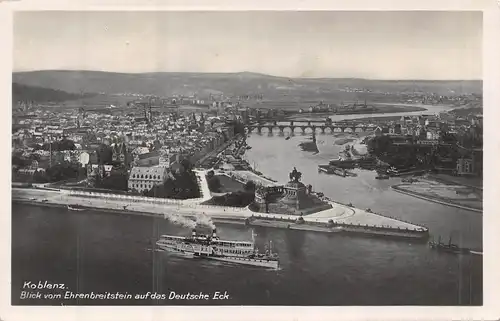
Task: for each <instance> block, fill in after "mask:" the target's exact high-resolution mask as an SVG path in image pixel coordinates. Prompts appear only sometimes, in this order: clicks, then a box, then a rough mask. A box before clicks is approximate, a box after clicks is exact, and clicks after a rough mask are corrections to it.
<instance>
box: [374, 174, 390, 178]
mask: <svg viewBox="0 0 500 321" xmlns="http://www.w3.org/2000/svg"><path fill="white" fill-rule="evenodd" d="M375 179H389V175H387V174H379V175H378V176H376V177H375Z"/></svg>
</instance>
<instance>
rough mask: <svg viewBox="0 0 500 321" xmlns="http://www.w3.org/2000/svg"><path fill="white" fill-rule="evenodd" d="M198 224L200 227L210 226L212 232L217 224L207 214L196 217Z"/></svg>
mask: <svg viewBox="0 0 500 321" xmlns="http://www.w3.org/2000/svg"><path fill="white" fill-rule="evenodd" d="M196 223H197V224H198V225H203V226H208V227H210V228H211V229H212V230H213V229H215V224H214V222H213V221H212V219H211V218H210V217H209V216H207V215H206V214H198V215H196Z"/></svg>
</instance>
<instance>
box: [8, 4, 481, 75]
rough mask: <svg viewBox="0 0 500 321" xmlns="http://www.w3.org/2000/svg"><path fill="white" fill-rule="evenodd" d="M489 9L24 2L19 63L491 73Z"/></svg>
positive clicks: (18, 20) (18, 66)
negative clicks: (190, 8)
mask: <svg viewBox="0 0 500 321" xmlns="http://www.w3.org/2000/svg"><path fill="white" fill-rule="evenodd" d="M482 33H483V28H482V13H481V12H471V11H469V12H465V11H461V12H450V11H440V12H437V11H436V12H430V11H406V12H404V11H403V12H401V11H399V12H397V11H393V12H388V11H372V12H369V11H358V12H349V11H317V12H291V11H289V12H286V11H281V12H279V11H276V12H270V11H267V12H266V11H261V12H248V11H247V12H140V11H139V12H133V11H129V12H125V11H124V12H103V11H102V12H89V11H71V12H64V11H38V12H17V13H15V16H14V44H13V46H14V52H13V56H14V57H13V59H14V62H13V63H14V71H30V70H56V69H57V70H63V69H64V70H96V71H111V72H125V73H139V72H158V71H171V72H242V71H249V72H257V73H264V74H270V75H275V76H284V77H308V78H309V77H313V78H316V77H328V78H344V77H349V78H351V77H352V78H368V79H442V80H467V79H482Z"/></svg>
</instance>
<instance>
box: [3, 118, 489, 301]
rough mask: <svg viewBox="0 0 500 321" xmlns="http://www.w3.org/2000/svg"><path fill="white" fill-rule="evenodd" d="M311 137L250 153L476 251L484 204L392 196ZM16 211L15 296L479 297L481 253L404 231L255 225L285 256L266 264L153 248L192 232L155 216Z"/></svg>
mask: <svg viewBox="0 0 500 321" xmlns="http://www.w3.org/2000/svg"><path fill="white" fill-rule="evenodd" d="M358 116H359V115H358ZM286 135H288V134H287V133H285V136H286ZM306 137H307V136H302V135H301V134H295V135H294V136H292V138H291V139H289V140H285V138H284V136H280V135H279V134H278V133H273V134H272V135H269V134H268V133H263V134H262V135H258V134H252V135H250V137H249V138H248V143H249V145H250V146H252V149H251V150H249V151H248V153H247V156H246V157H247V158H248V159H249V161H250V162H251V163H255V165H256V167H257V169H258V170H259V171H262V172H263V173H264V174H265V175H267V176H271V177H273V178H275V179H277V180H278V181H281V182H285V181H286V180H287V178H288V173H289V172H290V171H291V170H292V169H293V167H294V166H295V167H296V168H297V170H299V171H300V172H302V173H303V176H302V177H303V181H304V183H306V184H309V183H310V184H312V185H313V189H314V190H316V191H322V192H323V193H324V194H325V195H327V196H329V197H330V198H332V199H334V200H338V201H341V202H346V203H347V202H352V203H353V204H354V205H355V206H356V207H360V208H367V207H369V208H371V209H372V210H374V211H376V212H380V213H384V214H387V215H391V216H394V217H399V218H402V219H404V220H407V221H411V222H413V223H417V224H424V225H426V226H428V227H429V228H430V231H431V234H432V235H433V236H435V237H437V236H439V235H441V236H442V237H443V240H444V241H447V240H448V237H449V236H450V235H451V236H452V237H453V241H454V243H459V244H461V245H463V246H467V247H472V248H477V249H482V215H481V214H479V213H475V212H469V211H465V210H460V209H456V208H453V207H447V206H443V205H439V204H434V203H430V202H426V201H423V200H419V199H416V198H413V197H410V196H406V195H402V194H398V193H396V192H394V191H392V190H390V185H391V184H394V183H395V182H397V181H398V179H390V180H385V181H384V180H375V179H374V177H375V174H374V173H372V172H367V171H357V174H358V176H357V177H350V178H342V177H338V176H329V175H324V174H320V173H318V172H317V165H318V164H322V163H326V162H327V161H328V160H329V159H331V158H334V157H336V156H337V153H338V151H339V149H340V148H341V147H340V146H338V145H334V140H335V138H334V137H333V136H332V135H331V134H325V135H318V136H317V140H318V147H319V150H320V152H319V153H318V154H316V155H313V154H311V153H307V152H303V151H300V149H299V147H298V146H297V145H298V143H300V142H301V141H302V140H304V139H306ZM12 210H13V213H12V214H13V215H12V304H37V305H39V304H47V305H61V304H66V305H75V304H79V305H110V304H111V305H123V304H128V305H149V304H162V305H163V304H164V305H187V304H192V305H205V304H212V305H213V304H219V305H481V304H482V291H483V286H482V279H483V278H482V256H480V255H470V256H456V255H451V254H445V253H438V252H435V251H432V250H430V249H429V248H428V247H427V246H426V245H425V244H419V243H413V242H411V241H400V240H389V239H371V238H358V237H352V236H337V235H325V234H318V233H310V232H299V231H286V230H277V229H267V228H255V229H254V231H255V232H256V234H257V236H256V242H257V244H258V246H259V247H260V248H261V249H262V248H263V246H264V244H265V243H266V242H268V241H270V240H271V241H272V242H273V249H274V250H275V251H277V252H278V253H279V254H280V258H281V260H280V261H281V265H282V269H281V270H279V271H268V270H262V269H258V268H249V267H242V266H231V265H225V264H219V263H212V262H199V261H196V262H195V261H193V260H191V259H184V258H178V257H175V256H171V255H167V254H165V253H162V252H155V251H151V247H152V246H151V244H152V243H151V242H153V241H154V240H156V239H157V237H158V235H160V234H178V235H186V234H189V232H190V231H189V230H186V229H185V228H182V227H179V226H176V225H173V224H170V223H169V222H168V221H165V220H162V219H155V218H150V217H138V216H129V215H123V216H122V215H116V214H106V213H102V212H98V211H92V212H69V211H67V210H66V209H62V208H49V207H36V206H29V205H19V204H13V208H12ZM217 228H218V233H219V236H221V237H222V238H228V239H239V240H250V239H251V230H250V229H249V228H247V227H244V226H230V225H221V224H219V225H218V227H217ZM26 281H32V282H34V283H38V281H42V282H43V281H49V282H53V283H64V284H65V287H67V289H68V290H69V291H72V292H80V293H89V292H92V291H93V292H94V293H104V292H117V291H120V292H121V293H129V294H132V295H135V294H143V293H147V292H148V291H150V292H157V293H164V294H166V295H167V296H168V294H169V293H171V291H174V292H176V293H178V294H185V293H187V292H191V293H199V292H200V291H201V292H203V293H208V294H212V293H214V292H216V291H219V292H222V293H223V292H224V291H227V293H228V294H229V299H228V300H208V301H205V300H203V301H196V300H194V301H189V300H187V301H186V300H168V299H166V300H134V299H127V300H86V299H79V300H76V299H73V300H70V299H68V300H64V299H43V297H42V298H40V299H32V300H28V299H21V298H20V294H21V291H22V290H23V289H22V287H23V285H24V282H26ZM24 290H26V289H24ZM32 291H33V290H32ZM41 292H42V294H44V293H49V292H53V293H58V292H59V290H41ZM61 293H64V291H63V292H61Z"/></svg>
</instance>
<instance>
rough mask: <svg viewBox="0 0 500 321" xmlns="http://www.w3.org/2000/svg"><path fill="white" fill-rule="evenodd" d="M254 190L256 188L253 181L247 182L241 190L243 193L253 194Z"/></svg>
mask: <svg viewBox="0 0 500 321" xmlns="http://www.w3.org/2000/svg"><path fill="white" fill-rule="evenodd" d="M255 188H256V185H255V182H254V181H248V182H246V183H245V186H244V187H243V190H244V191H245V192H255Z"/></svg>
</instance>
